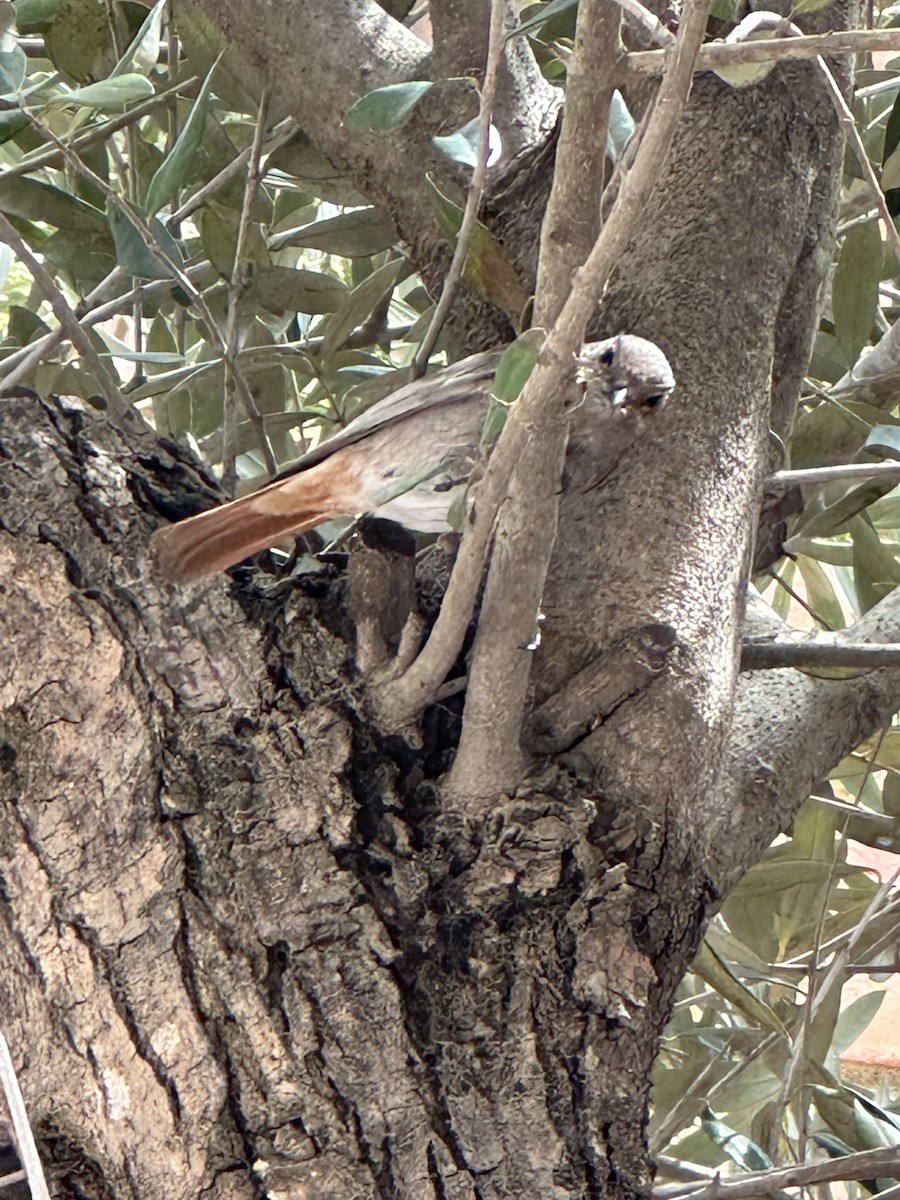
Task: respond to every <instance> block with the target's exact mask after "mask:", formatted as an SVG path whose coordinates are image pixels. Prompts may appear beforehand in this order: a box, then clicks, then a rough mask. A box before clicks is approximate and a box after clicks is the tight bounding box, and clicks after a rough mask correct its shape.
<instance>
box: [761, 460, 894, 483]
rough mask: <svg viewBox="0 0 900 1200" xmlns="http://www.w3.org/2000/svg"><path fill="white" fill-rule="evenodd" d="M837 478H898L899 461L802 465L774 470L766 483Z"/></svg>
mask: <svg viewBox="0 0 900 1200" xmlns="http://www.w3.org/2000/svg"><path fill="white" fill-rule="evenodd" d="M838 479H900V462H879V463H836V464H835V465H834V466H833V467H804V468H803V469H802V470H799V471H776V472H775V473H774V474H773V475H770V476H769V479H768V483H769V484H771V485H773V486H775V487H794V486H796V485H798V484H811V483H833V482H835V480H838Z"/></svg>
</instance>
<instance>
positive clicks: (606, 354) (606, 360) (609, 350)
mask: <svg viewBox="0 0 900 1200" xmlns="http://www.w3.org/2000/svg"><path fill="white" fill-rule="evenodd" d="M614 354H615V347H614V346H607V347H606V349H605V350H601V351H600V353H599V354H598V355H597V362H600V363H603V365H604V367H608V366H609V365H610V363H611V362H612V360H613V355H614Z"/></svg>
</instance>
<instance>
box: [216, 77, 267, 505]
mask: <svg viewBox="0 0 900 1200" xmlns="http://www.w3.org/2000/svg"><path fill="white" fill-rule="evenodd" d="M268 112H269V91H268V88H266V87H263V89H262V94H261V95H260V99H259V112H258V113H257V120H256V129H255V130H254V132H253V142H252V144H251V146H250V158H249V160H248V165H247V179H246V182H245V184H244V197H243V203H242V204H241V216H240V222H239V224H238V231H237V239H236V242H235V247H234V263H233V264H232V268H231V279H230V280H229V283H228V314H227V317H226V320H225V335H224V346H223V355H222V357H223V360H224V363H225V405H224V415H225V419H224V423H223V424H224V429H223V447H224V460H223V474H222V478H223V481H224V483H225V487H226V488H227V489H228V490H233V488H234V483H235V478H234V460H235V453H236V441H237V438H236V435H237V408H236V404H235V400H236V397H237V394H238V393H240V396H241V402H242V404H243V407H244V411H245V412H246V414H247V419H248V420H249V421H250V423H251V425H252V426H253V428H254V430H255V431H256V436H257V439H258V440H259V446H260V450H261V451H262V455H263V459H264V460H265V464H266V470H267V471H268V472H269V474H270V475H274V474H275V473H276V471H277V470H278V463H277V462H276V460H275V455H274V454H273V452H272V447H271V445H270V443H269V438H268V435H267V434H266V426H265V422H264V421H263V417H262V413H261V412H260V411H259V409H258V408H257V407H256V401H255V400H254V398H253V393H252V392H251V391H250V388H249V387H248V386H247V381H246V380H245V379H244V377H243V375H242V374H241V371H240V369H239V367H238V364H237V351H238V314H239V309H240V300H241V293H242V291H243V288H244V281H245V278H246V273H247V262H246V256H247V239H248V237H249V234H250V216H251V212H252V209H253V202H254V200H255V199H256V192H257V189H258V187H259V171H260V159H261V156H262V149H263V142H264V140H265V134H266V124H267V120H268Z"/></svg>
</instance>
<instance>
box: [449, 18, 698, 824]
mask: <svg viewBox="0 0 900 1200" xmlns="http://www.w3.org/2000/svg"><path fill="white" fill-rule="evenodd" d="M708 7H709V6H708V3H707V0H693V2H691V3H688V4H686V5H685V7H684V9H683V11H682V25H681V29H680V31H679V37H678V47H677V50H676V53H675V55H674V56H673V58H672V61H671V64H670V68H669V71H668V72H667V74H666V76H665V78H664V79H663V81H662V83H661V84H660V88H659V92H658V93H657V96H656V100H655V105H654V108H653V111H652V113H651V115H650V117H649V120H648V122H647V127H646V130H645V133H644V137H643V140H642V142H641V145H640V147H639V149H638V152H637V155H636V156H635V160H634V165H633V166H632V168H631V170H630V171H629V172H628V174H627V175H626V176H625V177H624V179H623V180H622V184H621V187H620V189H619V195H618V198H617V201H616V204H615V205H614V207H613V209H612V212H611V213H610V216H609V219H608V220H607V223H606V225H605V226H604V228H603V231H602V232H601V234H600V236H599V237H598V239H597V241H596V242H595V244H594V247H593V249H592V250H591V253H590V254H589V256H588V258H587V260H586V262H585V264H584V266H583V267H581V268H580V269H579V270H578V271H577V273H576V275H575V278H574V282H573V286H572V291H571V293H570V295H569V297H568V299H567V301H566V303H565V305H564V307H563V308H562V311H561V312H560V315H559V318H558V320H557V321H556V324H555V325H554V327H553V329H552V330H551V332H550V334H549V336H548V338H547V342H546V344H545V347H544V350H543V352H542V354H541V358H540V360H539V362H538V364H537V367H536V368H535V370H534V372H533V373H532V375H531V378H530V379H529V380H528V383H527V384H526V385H525V389H524V391H523V393H522V395H521V397H520V398H519V400H518V401H517V402H516V404H515V405H513V408H512V412H511V414H510V418H509V420H508V421H507V424H506V427H505V428H504V430H503V432H502V433H501V435H500V439H499V442H498V445H497V450H496V451H495V457H496V454H497V453H498V452H499V451H501V449H507V448H508V449H507V454H510V457H511V459H512V461H509V462H508V464H507V463H503V464H502V466H503V467H505V468H507V469H508V471H509V474H508V475H507V476H506V479H508V480H510V486H509V491H508V493H507V489H506V487H505V486H504V488H503V491H502V492H501V493H500V494H498V495H496V501H495V503H496V507H495V508H493V510H491V509H488V510H487V512H485V510H484V509H485V502H484V493H483V490H482V492H480V493H479V500H478V504H477V505H476V507H475V529H476V530H477V528H478V523H479V522H482V523H483V524H482V528H485V527H486V524H487V522H488V521H490V525H491V527H493V525H494V522H495V519H496V518H495V514H496V513H498V512H500V507H499V506H500V504H501V503H502V504H503V510H502V512H501V513H500V523H499V527H498V530H497V536H496V540H495V549H494V553H493V557H492V561H491V567H490V571H489V573H488V580H487V584H486V588H485V595H484V601H483V605H482V612H481V619H480V621H479V628H478V631H477V633H476V638H475V647H474V650H473V658H472V668H471V671H470V681H469V688H468V692H467V698H466V707H465V712H464V716H463V728H462V735H461V738H460V744H459V749H458V751H457V755H456V759H455V761H454V764H453V768H452V770H451V773H450V778H449V781H448V787H447V794H448V796H449V797H450V798H451V800H452V801H453V802H454V803H457V804H461V805H463V806H466V807H468V806H471V805H473V804H480V803H481V802H483V801H485V800H489V799H493V798H495V797H496V796H497V795H499V794H501V793H503V792H507V791H510V790H511V789H513V788H514V787H515V786H516V784H517V782H518V780H519V777H520V773H521V764H522V760H521V749H520V746H519V738H520V733H521V723H522V717H523V714H524V710H525V697H526V693H527V689H528V678H529V674H530V671H531V658H530V655H529V654H528V652H527V651H526V650H525V649H524V647H526V646H527V645H529V644H530V643H531V641H532V639H533V630H534V625H535V622H536V620H537V616H538V609H539V606H540V600H541V595H542V593H543V589H544V581H545V579H546V576H547V570H548V568H549V564H550V556H551V554H552V551H553V543H554V540H555V536H556V524H557V514H558V507H559V490H560V489H559V480H560V477H561V474H562V463H563V458H564V455H565V445H566V438H567V423H566V417H565V399H566V387H567V384H568V382H569V380H570V378H571V370H572V361H573V358H574V356H575V354H576V352H577V350H578V348H579V346H580V344H581V342H582V340H583V338H584V332H585V328H586V326H587V323H588V321H589V320H590V318H591V316H592V314H593V311H594V309H595V308H596V305H597V303H598V302H599V300H600V297H601V295H602V293H603V291H604V289H605V287H606V282H607V279H608V277H609V273H610V271H611V270H612V268H613V266H614V265H615V263H616V261H617V258H618V256H619V254H620V253H621V252H622V251H623V250H624V248H625V245H626V243H627V241H628V239H629V238H630V237H631V236H633V234H634V230H635V228H636V227H637V225H638V224H639V222H640V219H641V214H642V212H643V208H644V205H645V204H646V202H647V200H648V199H649V197H650V193H651V192H652V191H653V188H654V186H655V184H656V181H657V179H658V178H659V175H660V173H661V171H662V170H663V168H664V164H665V162H666V159H667V158H668V155H669V151H670V148H671V144H672V139H673V136H674V133H675V129H676V127H677V125H678V122H679V120H680V118H681V114H682V112H683V110H684V107H685V105H686V104H687V99H688V95H689V93H690V86H691V80H692V78H693V64H694V59H695V58H696V55H697V51H698V50H699V47H700V45H701V44H702V41H703V36H704V33H705V29H706V18H707V13H708ZM586 48H588V49H596V48H597V44H596V43H588V44H586ZM595 153H598V154H602V146H600V147H597V148H596V149H595ZM494 461H495V459H494V458H492V460H491V463H490V464H489V466H488V471H487V475H486V480H485V482H487V478H488V477H489V476H490V475H491V473H492V471H493V468H494ZM504 483H505V480H504ZM491 499H492V500H494V496H492V497H491ZM482 537H483V538H484V539H485V541H486V540H487V537H486V535H485V534H482ZM462 552H463V553H465V539H464V541H463V550H462ZM448 595H449V593H448ZM473 604H474V596H472V597H471V598H470V601H469V603H468V604H467V610H468V611H469V612H471V607H472V605H473ZM445 605H446V600H445ZM436 682H439V681H436Z"/></svg>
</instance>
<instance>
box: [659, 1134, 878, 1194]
mask: <svg viewBox="0 0 900 1200" xmlns="http://www.w3.org/2000/svg"><path fill="white" fill-rule="evenodd" d="M898 1171H900V1150H898V1148H897V1147H896V1146H883V1147H880V1148H879V1149H878V1150H861V1151H860V1152H859V1153H858V1154H846V1155H844V1156H843V1157H842V1158H829V1159H826V1160H825V1161H824V1162H814V1163H801V1164H799V1165H795V1166H790V1167H772V1168H771V1169H769V1170H767V1171H749V1172H747V1174H746V1175H737V1176H734V1177H733V1178H727V1179H723V1178H722V1176H721V1175H719V1174H717V1175H716V1177H715V1179H713V1180H711V1181H709V1182H708V1183H702V1182H698V1183H664V1184H661V1185H660V1186H659V1187H655V1188H654V1189H653V1191H652V1193H651V1195H652V1196H653V1200H747V1198H748V1197H751V1196H764V1195H767V1194H769V1193H771V1192H773V1191H777V1190H780V1189H781V1188H789V1187H807V1186H809V1185H810V1184H813V1183H836V1182H837V1181H838V1180H841V1179H877V1178H890V1177H892V1176H894V1175H896V1174H897V1172H898Z"/></svg>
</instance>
